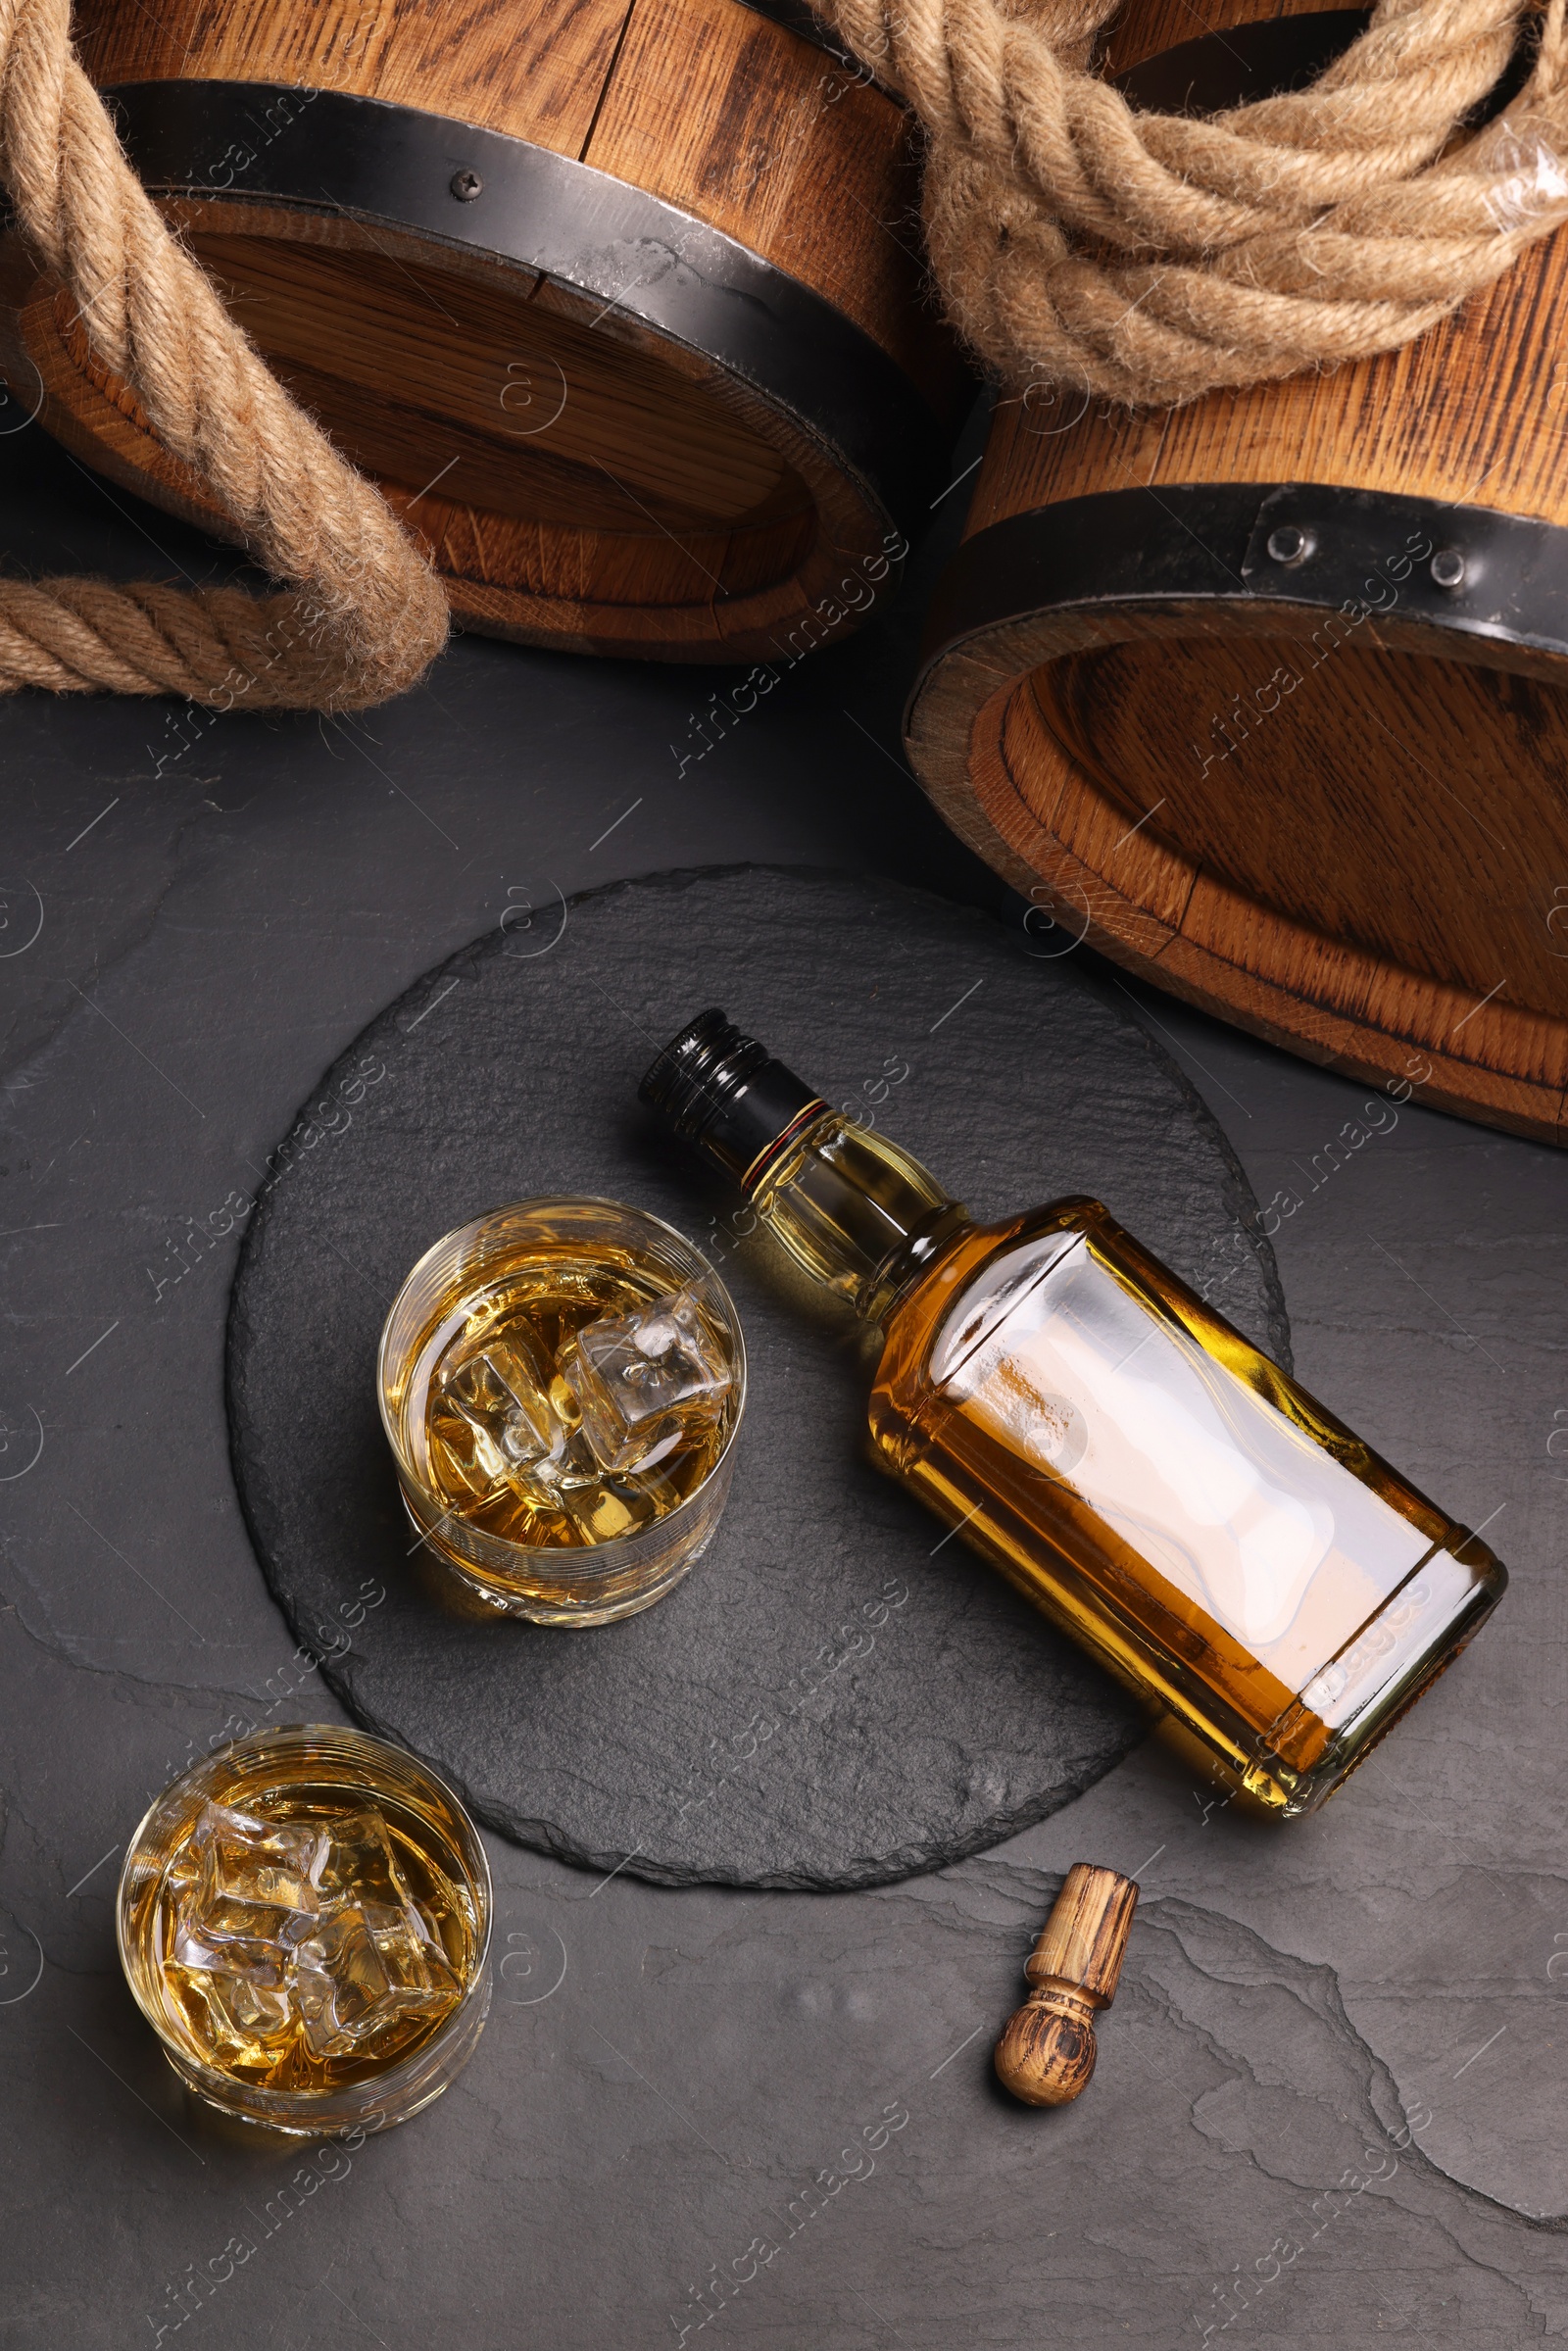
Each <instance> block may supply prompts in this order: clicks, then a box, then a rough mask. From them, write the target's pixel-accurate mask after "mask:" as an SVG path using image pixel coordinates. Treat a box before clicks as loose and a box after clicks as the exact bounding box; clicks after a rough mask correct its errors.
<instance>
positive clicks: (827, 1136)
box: [753, 1110, 972, 1323]
mask: <svg viewBox="0 0 1568 2351" xmlns="http://www.w3.org/2000/svg"><path fill="white" fill-rule="evenodd" d="M753 1200H754V1203H755V1205H756V1207H757V1211H758V1213H759V1215H760V1217H761V1219H762V1221H763V1222H764V1223H765V1224H766V1225H767V1226H768V1227H769V1228H770V1230H771V1231H772V1232H773V1233H775V1234H776V1235H777V1237H778V1239H779V1240H780V1241H781V1242H782V1243H783V1245H784V1247H785V1248H786V1249H788V1250H789V1252H790V1254H791V1256H792V1257H794V1258H795V1260H796V1262H797V1263H798V1264H800V1265H803V1266H804V1267H805V1269H806V1271H807V1272H808V1273H809V1274H810V1275H811V1276H812V1278H813V1279H814V1280H816V1281H818V1282H821V1283H822V1284H823V1285H824V1286H825V1287H826V1288H827V1289H829V1290H832V1291H835V1292H836V1293H837V1294H838V1296H839V1297H841V1298H849V1299H850V1300H851V1302H852V1303H853V1305H854V1306H855V1309H856V1311H857V1313H858V1314H859V1315H861V1316H862V1317H863V1319H864V1320H865V1321H867V1322H877V1323H879V1322H883V1321H885V1320H886V1318H887V1316H888V1314H889V1313H890V1312H891V1310H892V1308H893V1306H894V1304H895V1302H896V1301H897V1299H898V1298H900V1297H901V1296H902V1294H903V1293H904V1292H905V1291H906V1290H907V1289H908V1288H909V1286H910V1285H911V1283H913V1282H915V1281H917V1280H918V1279H919V1277H920V1276H921V1274H923V1273H924V1271H925V1270H926V1268H927V1266H929V1265H930V1264H931V1263H932V1262H933V1261H934V1259H935V1258H936V1257H938V1256H939V1255H941V1254H942V1253H943V1251H944V1250H945V1249H947V1248H948V1246H949V1245H950V1243H951V1242H953V1241H954V1240H955V1239H956V1236H957V1235H958V1234H959V1233H962V1232H966V1231H968V1229H969V1227H970V1224H971V1222H972V1219H971V1218H970V1215H969V1212H968V1210H967V1209H966V1208H965V1207H964V1206H963V1204H962V1202H961V1201H960V1200H954V1199H953V1197H952V1195H951V1194H950V1193H947V1192H944V1191H943V1189H942V1187H941V1185H940V1184H938V1183H937V1181H936V1179H935V1177H934V1176H932V1175H930V1174H929V1173H928V1172H927V1171H926V1169H925V1168H923V1167H922V1166H921V1165H920V1162H919V1161H918V1159H911V1158H910V1156H909V1154H908V1152H907V1151H901V1150H900V1149H899V1147H898V1145H897V1144H896V1143H890V1142H888V1141H887V1139H886V1137H885V1136H882V1135H878V1134H875V1133H874V1132H872V1131H870V1130H868V1129H866V1128H863V1127H858V1126H855V1125H852V1124H851V1122H850V1120H849V1119H847V1118H846V1117H844V1116H843V1114H842V1113H841V1112H839V1111H837V1110H824V1111H823V1112H821V1114H820V1115H819V1116H818V1117H817V1118H815V1119H814V1120H813V1121H812V1122H811V1124H810V1125H809V1127H807V1128H806V1129H805V1130H804V1132H803V1133H801V1134H800V1135H798V1136H797V1137H795V1139H794V1140H793V1141H792V1142H791V1143H790V1145H789V1146H788V1148H787V1149H786V1150H785V1151H782V1152H781V1153H780V1155H779V1157H778V1158H777V1159H776V1160H775V1161H774V1162H773V1164H772V1165H771V1166H769V1167H768V1168H767V1169H766V1170H765V1172H764V1173H763V1175H762V1176H761V1178H760V1181H759V1182H758V1185H757V1188H756V1191H755V1192H754V1194H753Z"/></svg>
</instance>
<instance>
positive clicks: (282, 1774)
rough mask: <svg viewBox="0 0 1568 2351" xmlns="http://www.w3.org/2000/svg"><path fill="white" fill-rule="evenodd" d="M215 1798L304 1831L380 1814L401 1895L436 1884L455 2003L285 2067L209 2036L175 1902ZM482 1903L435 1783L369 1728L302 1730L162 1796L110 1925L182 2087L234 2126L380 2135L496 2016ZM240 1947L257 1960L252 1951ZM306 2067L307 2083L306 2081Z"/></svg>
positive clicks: (220, 1758) (471, 1846) (249, 1749)
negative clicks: (182, 1956)
mask: <svg viewBox="0 0 1568 2351" xmlns="http://www.w3.org/2000/svg"><path fill="white" fill-rule="evenodd" d="M210 1805H218V1806H223V1807H226V1808H228V1809H229V1811H230V1812H231V1813H235V1814H241V1815H245V1816H247V1817H248V1819H249V1820H250V1821H251V1822H253V1823H260V1824H262V1825H263V1826H265V1827H267V1828H268V1829H270V1830H273V1831H282V1832H285V1833H286V1832H290V1831H293V1832H304V1833H305V1834H306V1835H307V1836H309V1835H310V1834H311V1833H313V1832H321V1831H325V1832H330V1829H331V1826H332V1824H333V1823H334V1822H337V1823H342V1824H344V1825H345V1826H347V1825H348V1824H349V1823H352V1822H361V1821H363V1820H364V1818H365V1815H366V1812H367V1809H368V1808H373V1810H374V1813H375V1814H377V1815H378V1816H379V1819H380V1822H381V1823H382V1824H383V1826H384V1829H385V1831H386V1833H387V1836H388V1840H389V1844H390V1846H391V1848H392V1849H393V1851H394V1852H395V1854H396V1857H397V1864H398V1869H399V1873H400V1875H401V1878H402V1880H403V1882H404V1883H405V1884H406V1886H408V1887H410V1888H412V1889H413V1890H414V1891H415V1893H416V1894H417V1896H418V1897H419V1898H421V1899H430V1897H431V1889H433V1888H436V1887H439V1888H440V1889H441V1890H440V1893H439V1896H437V1897H435V1898H434V1900H433V1901H432V1902H431V1913H430V1914H431V1915H432V1916H433V1917H434V1919H435V1921H436V1931H437V1933H438V1935H439V1944H438V1946H437V1950H438V1964H439V1966H440V1970H441V1973H442V1974H443V1975H447V1976H449V1977H450V1980H451V1984H452V1987H453V1996H452V1997H451V1999H450V2004H449V2005H447V2006H446V2007H445V2008H444V2010H439V2009H436V2008H435V2004H434V2003H433V2002H432V2003H430V2004H429V2008H430V2011H431V2012H429V2013H424V2014H412V2015H401V2016H398V2015H394V2016H393V2017H392V2018H391V2021H390V2025H389V2027H388V2029H387V2030H386V2031H384V2032H382V2033H379V2034H378V2035H376V2034H372V2035H370V2036H369V2037H368V2038H367V2039H366V2040H365V2041H364V2042H363V2044H362V2045H360V2046H358V2047H354V2048H349V2049H346V2050H343V2051H341V2052H339V2053H338V2054H336V2055H334V2056H331V2057H329V2058H325V2059H322V2060H319V2061H313V2060H310V2059H307V2060H306V2061H305V2062H304V2063H303V2064H302V2065H292V2064H291V2063H290V2062H289V2061H288V2060H287V2059H286V2058H285V2059H284V2061H283V2062H282V2063H281V2064H279V2062H278V2061H277V2059H276V2057H275V2055H274V2054H273V2053H272V2052H273V2051H275V2049H276V2047H277V2046H278V2044H277V2042H276V2041H275V2039H274V2041H273V2043H272V2051H269V2050H268V2049H266V2048H263V2047H260V2046H258V2045H257V2044H254V2043H247V2042H246V2041H245V2039H244V2037H243V2035H241V2034H239V2033H234V2032H229V2033H226V2034H223V2035H220V2034H219V2033H215V2032H214V2030H213V2029H212V2025H211V2016H212V2013H213V2011H212V2009H211V2006H210V2004H209V2003H208V2002H207V2001H206V2000H204V1999H202V1998H200V1997H193V1996H192V1992H191V1977H190V1974H189V1971H188V1970H186V1969H182V1968H181V1966H180V1964H179V1958H178V1954H179V1953H180V1951H181V1949H182V1948H188V1945H185V1944H183V1943H182V1939H181V1919H180V1905H181V1903H182V1902H184V1901H186V1900H188V1898H189V1897H188V1892H187V1891H186V1890H185V1889H186V1888H188V1886H189V1884H190V1881H191V1878H192V1874H193V1873H192V1868H191V1856H192V1852H193V1850H194V1845H193V1839H195V1838H196V1837H197V1832H198V1824H199V1823H200V1822H201V1821H202V1819H203V1816H204V1814H206V1813H207V1808H208V1807H209V1806H210ZM209 1817H211V1816H209ZM241 1890H242V1891H243V1890H247V1888H245V1887H242V1888H241ZM491 1910H492V1901H491V1890H490V1867H489V1863H488V1861H487V1860H486V1858H485V1851H484V1846H483V1844H482V1843H481V1842H480V1838H479V1833H478V1831H477V1829H476V1828H475V1827H474V1825H473V1822H472V1821H471V1820H470V1819H469V1817H468V1815H467V1813H466V1811H465V1809H464V1807H463V1805H462V1804H461V1803H460V1802H459V1800H458V1798H457V1796H456V1795H455V1794H454V1793H453V1791H452V1789H451V1788H449V1787H448V1786H447V1784H446V1782H445V1780H443V1779H442V1778H441V1776H440V1774H439V1773H437V1772H435V1771H434V1770H432V1769H431V1767H430V1766H429V1765H428V1764H427V1763H424V1762H422V1761H421V1760H420V1759H419V1758H418V1757H417V1756H416V1755H412V1754H410V1753H408V1751H407V1750H406V1749H404V1748H402V1747H396V1746H392V1745H390V1744H389V1743H388V1742H387V1741H386V1740H385V1739H372V1738H371V1737H370V1736H369V1735H368V1733H367V1732H364V1731H357V1730H349V1729H341V1728H338V1727H336V1726H334V1725H331V1724H311V1723H305V1724H293V1725H290V1726H288V1727H286V1728H279V1729H275V1730H270V1731H263V1732H258V1733H257V1734H255V1735H254V1736H253V1737H251V1738H248V1739H236V1740H234V1741H233V1742H232V1743H231V1744H230V1745H228V1746H225V1747H222V1748H221V1749H220V1750H219V1752H218V1753H217V1754H215V1755H210V1756H207V1757H205V1758H204V1759H203V1760H202V1761H201V1762H200V1763H198V1764H196V1765H194V1766H193V1767H192V1768H191V1769H190V1770H189V1771H186V1772H182V1773H181V1774H180V1776H179V1778H178V1779H176V1780H174V1781H172V1783H171V1784H170V1786H169V1787H168V1788H165V1790H164V1792H163V1794H162V1795H161V1796H159V1797H158V1798H157V1800H156V1801H155V1802H154V1804H153V1805H152V1806H151V1808H150V1809H149V1811H148V1812H147V1814H146V1815H145V1817H144V1818H143V1820H142V1822H141V1824H140V1826H139V1827H138V1828H137V1829H136V1831H135V1833H134V1834H133V1836H132V1837H131V1839H130V1843H129V1846H128V1848H127V1850H126V1854H125V1860H124V1865H123V1869H122V1871H121V1876H120V1886H119V1891H118V1893H117V1896H116V1927H117V1933H118V1937H119V1943H120V1960H121V1965H122V1967H123V1969H124V1971H125V1981H126V1983H127V1984H129V1986H130V1990H131V1995H132V1997H133V1998H134V2000H135V2002H136V2005H137V2006H138V2008H140V2010H141V2012H142V2014H143V2016H144V2017H145V2018H146V2019H147V2022H148V2023H149V2024H150V2025H151V2026H152V2028H153V2031H154V2032H155V2033H157V2035H158V2037H159V2039H160V2041H161V2042H162V2043H163V2048H164V2054H165V2056H166V2057H167V2058H168V2060H169V2062H170V2064H171V2065H172V2067H173V2069H174V2072H175V2073H176V2074H177V2075H178V2076H179V2078H180V2080H181V2082H184V2083H185V2085H186V2087H187V2088H188V2089H189V2090H191V2091H192V2092H193V2093H194V2094H195V2095H196V2096H197V2097H198V2098H200V2099H203V2100H204V2101H205V2102H206V2103H207V2104H208V2105H209V2106H212V2107H216V2108H217V2109H218V2110H219V2111H220V2112H221V2113H222V2114H224V2115H227V2116H229V2117H232V2118H233V2119H235V2120H237V2121H239V2122H241V2123H249V2124H255V2125H258V2126H260V2127H262V2128H264V2129H267V2130H270V2131H280V2132H282V2133H284V2134H285V2135H287V2136H291V2137H298V2138H305V2137H314V2136H316V2135H318V2134H319V2133H327V2134H331V2133H337V2134H342V2133H344V2132H347V2131H354V2130H360V2131H382V2130H388V2129H390V2128H391V2127H392V2125H394V2124H396V2123H403V2122H407V2121H408V2119H409V2117H410V2116H411V2115H415V2114H417V2113H418V2112H419V2110H420V2108H421V2107H424V2106H428V2105H429V2103H430V2101H431V2100H432V2099H433V2098H438V2097H439V2096H440V2095H441V2092H442V2091H443V2090H444V2089H445V2088H446V2087H447V2085H448V2083H449V2082H451V2081H452V2080H453V2078H454V2077H455V2075H456V2074H457V2073H458V2072H459V2071H460V2069H461V2068H462V2067H463V2066H464V2065H466V2062H467V2060H468V2058H469V2057H470V2056H471V2055H472V2053H473V2048H474V2044H475V2042H476V2041H477V2040H478V2038H479V2034H480V2033H481V2032H482V2031H483V2028H484V2021H485V2017H486V2015H487V2013H488V2011H489V2007H490V1990H491V1972H490V1956H489V1954H490V1926H491ZM186 1932H188V1928H187V1930H186ZM245 1948H246V1951H247V1954H248V1955H253V1954H254V1951H255V1946H254V1945H247V1946H245ZM378 2042H379V2045H378ZM389 2044H390V2045H389ZM301 2073H304V2074H306V2075H309V2076H311V2077H313V2078H312V2079H311V2080H310V2081H308V2082H306V2083H305V2084H304V2085H303V2086H302V2085H300V2083H299V2081H298V2076H299V2075H300V2074H301ZM269 2074H270V2075H271V2077H272V2079H267V2078H266V2077H267V2076H268V2075H269ZM291 2075H292V2077H293V2080H292V2082H290V2081H289V2079H288V2078H289V2077H290V2076H291ZM279 2076H282V2077H283V2079H284V2082H285V2084H286V2085H282V2086H280V2085H279V2080H278V2077H279Z"/></svg>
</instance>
